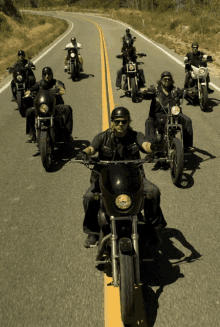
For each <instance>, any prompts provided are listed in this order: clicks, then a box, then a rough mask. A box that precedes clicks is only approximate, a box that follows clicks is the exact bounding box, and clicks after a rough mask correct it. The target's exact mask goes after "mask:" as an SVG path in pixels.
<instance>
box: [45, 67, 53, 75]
mask: <svg viewBox="0 0 220 327" xmlns="http://www.w3.org/2000/svg"><path fill="white" fill-rule="evenodd" d="M46 74H52V76H53V71H52V69H51V68H50V67H44V68H43V69H42V78H44V75H46Z"/></svg>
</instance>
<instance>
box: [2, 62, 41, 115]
mask: <svg viewBox="0 0 220 327" xmlns="http://www.w3.org/2000/svg"><path fill="white" fill-rule="evenodd" d="M32 69H34V68H33V67H32V66H31V65H28V64H27V65H26V66H25V67H17V68H12V67H8V68H7V69H6V71H7V72H9V73H10V74H13V79H14V82H15V87H16V99H17V100H16V101H17V103H18V110H19V113H20V115H21V116H22V117H25V112H26V110H27V109H28V108H30V107H32V106H33V102H32V101H31V98H27V97H25V92H26V91H27V90H28V88H29V87H31V86H33V85H34V84H35V83H36V79H35V80H34V82H33V83H32V84H31V85H29V84H28V74H29V71H30V70H32Z"/></svg>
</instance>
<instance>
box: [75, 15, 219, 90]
mask: <svg viewBox="0 0 220 327" xmlns="http://www.w3.org/2000/svg"><path fill="white" fill-rule="evenodd" d="M73 13H74V14H80V13H77V12H73ZM69 14H70V13H69ZM82 14H83V13H82ZM89 15H90V16H97V15H95V14H89ZM98 17H99V18H103V19H108V20H112V21H114V22H117V23H119V24H121V25H124V26H126V27H129V28H130V29H131V30H132V31H134V32H135V33H136V34H138V35H139V36H141V37H142V38H143V39H145V40H146V41H147V42H149V43H151V44H152V45H154V46H155V47H156V48H158V49H160V50H161V51H162V52H164V53H165V54H166V55H167V56H168V57H170V58H171V59H173V60H174V61H176V62H177V63H178V64H179V65H181V66H182V67H185V65H184V64H183V63H182V62H181V61H180V60H179V59H177V58H175V57H174V56H172V55H171V54H170V53H169V52H167V51H166V50H164V49H162V48H161V47H159V46H158V45H156V44H155V43H154V42H153V41H151V40H150V39H148V37H146V36H145V35H143V34H142V33H141V32H139V31H137V30H135V29H134V28H133V27H132V26H130V25H128V24H126V23H123V22H121V21H120V20H115V19H112V18H108V17H103V16H98ZM209 84H210V85H212V86H213V87H214V88H216V90H218V91H220V88H219V87H218V86H217V85H215V84H213V83H209Z"/></svg>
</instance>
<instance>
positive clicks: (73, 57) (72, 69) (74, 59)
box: [67, 48, 81, 81]
mask: <svg viewBox="0 0 220 327" xmlns="http://www.w3.org/2000/svg"><path fill="white" fill-rule="evenodd" d="M68 57H69V60H68V64H67V72H68V74H70V75H71V78H72V80H73V81H75V80H76V78H78V79H79V77H80V71H81V66H80V63H79V58H78V50H77V49H76V48H69V49H68Z"/></svg>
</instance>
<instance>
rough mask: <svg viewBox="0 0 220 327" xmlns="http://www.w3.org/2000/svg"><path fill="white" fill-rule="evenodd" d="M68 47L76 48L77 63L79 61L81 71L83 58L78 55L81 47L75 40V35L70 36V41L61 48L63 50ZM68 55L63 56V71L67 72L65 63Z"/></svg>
mask: <svg viewBox="0 0 220 327" xmlns="http://www.w3.org/2000/svg"><path fill="white" fill-rule="evenodd" d="M69 48H75V49H77V50H78V58H79V63H80V66H81V67H80V70H81V71H82V72H83V59H82V56H81V55H80V53H79V49H82V45H81V44H80V43H77V42H76V38H75V37H72V38H71V42H70V43H68V44H67V45H66V46H65V48H63V50H67V49H69ZM69 59H70V58H69V56H68V55H67V56H65V61H64V63H65V67H64V72H67V63H68V60H69Z"/></svg>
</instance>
